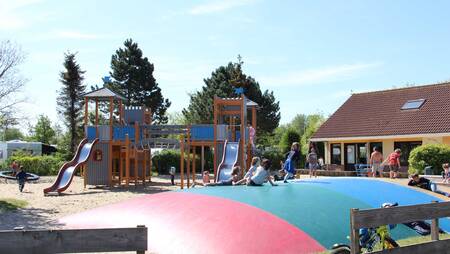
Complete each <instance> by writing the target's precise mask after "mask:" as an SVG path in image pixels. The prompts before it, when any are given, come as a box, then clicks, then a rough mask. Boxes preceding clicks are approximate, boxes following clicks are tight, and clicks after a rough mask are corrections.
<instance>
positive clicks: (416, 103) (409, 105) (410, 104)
mask: <svg viewBox="0 0 450 254" xmlns="http://www.w3.org/2000/svg"><path fill="white" fill-rule="evenodd" d="M424 103H425V99H418V100H409V101H407V102H406V103H405V104H403V107H402V109H403V110H406V109H419V108H420V107H422V105H423V104H424Z"/></svg>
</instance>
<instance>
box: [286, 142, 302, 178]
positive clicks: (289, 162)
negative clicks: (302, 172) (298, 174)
mask: <svg viewBox="0 0 450 254" xmlns="http://www.w3.org/2000/svg"><path fill="white" fill-rule="evenodd" d="M299 149H300V144H299V143H298V142H294V143H292V146H291V151H289V152H288V153H286V161H285V162H284V165H283V169H284V172H285V173H286V175H285V176H284V182H285V183H287V180H288V179H289V178H291V177H292V176H294V175H295V162H296V161H298V159H299V158H300V152H299Z"/></svg>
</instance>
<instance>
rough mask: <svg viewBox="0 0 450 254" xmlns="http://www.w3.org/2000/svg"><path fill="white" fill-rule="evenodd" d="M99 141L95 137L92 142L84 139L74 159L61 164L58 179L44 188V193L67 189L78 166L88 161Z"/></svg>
mask: <svg viewBox="0 0 450 254" xmlns="http://www.w3.org/2000/svg"><path fill="white" fill-rule="evenodd" d="M97 142H98V139H94V141H92V142H88V141H87V139H83V140H82V141H81V142H80V145H78V149H77V152H76V153H75V156H74V157H73V159H72V160H71V161H69V162H66V163H64V165H62V166H61V168H60V169H59V173H58V178H56V181H55V182H54V183H53V185H52V186H50V187H48V188H45V189H44V194H45V193H49V192H55V191H56V192H58V193H61V192H63V191H65V190H66V189H67V188H68V187H69V185H70V183H71V182H72V178H73V175H74V174H75V172H76V170H77V169H78V167H80V166H81V165H83V164H84V163H86V161H87V160H88V159H89V156H91V153H92V150H93V149H92V148H93V147H94V145H95V143H97Z"/></svg>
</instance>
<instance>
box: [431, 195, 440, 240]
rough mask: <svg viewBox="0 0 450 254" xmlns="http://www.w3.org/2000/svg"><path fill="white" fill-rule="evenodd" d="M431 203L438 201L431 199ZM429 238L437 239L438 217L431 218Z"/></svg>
mask: <svg viewBox="0 0 450 254" xmlns="http://www.w3.org/2000/svg"><path fill="white" fill-rule="evenodd" d="M432 203H438V201H433V202H432ZM431 240H432V241H437V240H439V218H434V219H432V220H431Z"/></svg>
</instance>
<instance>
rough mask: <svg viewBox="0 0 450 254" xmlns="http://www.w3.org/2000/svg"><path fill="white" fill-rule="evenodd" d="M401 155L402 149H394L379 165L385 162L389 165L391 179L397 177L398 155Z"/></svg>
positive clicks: (398, 167)
mask: <svg viewBox="0 0 450 254" xmlns="http://www.w3.org/2000/svg"><path fill="white" fill-rule="evenodd" d="M401 155H402V150H400V149H398V148H397V149H395V150H394V152H393V153H391V154H389V156H388V157H387V158H386V160H385V161H383V163H381V165H384V164H385V163H386V162H387V163H388V165H389V177H390V178H391V179H394V178H397V175H398V170H399V169H400V156H401Z"/></svg>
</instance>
